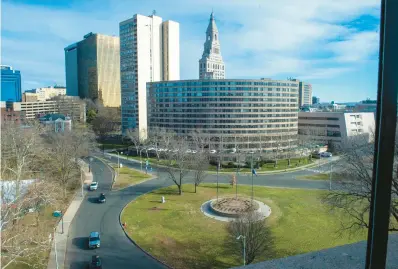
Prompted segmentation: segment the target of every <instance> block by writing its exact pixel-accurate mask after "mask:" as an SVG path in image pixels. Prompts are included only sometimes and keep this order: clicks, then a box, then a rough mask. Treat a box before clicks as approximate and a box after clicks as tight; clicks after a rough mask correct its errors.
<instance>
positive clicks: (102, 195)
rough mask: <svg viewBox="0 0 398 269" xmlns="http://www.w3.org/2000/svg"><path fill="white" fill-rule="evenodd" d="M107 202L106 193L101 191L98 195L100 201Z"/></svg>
mask: <svg viewBox="0 0 398 269" xmlns="http://www.w3.org/2000/svg"><path fill="white" fill-rule="evenodd" d="M105 202H106V198H105V194H104V193H101V194H100V196H99V197H98V203H105Z"/></svg>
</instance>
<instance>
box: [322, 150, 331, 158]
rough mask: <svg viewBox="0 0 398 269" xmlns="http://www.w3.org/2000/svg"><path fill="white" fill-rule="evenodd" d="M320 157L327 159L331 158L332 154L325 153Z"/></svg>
mask: <svg viewBox="0 0 398 269" xmlns="http://www.w3.org/2000/svg"><path fill="white" fill-rule="evenodd" d="M320 155H321V157H324V158H328V157H332V156H333V155H332V153H330V152H327V151H324V152H321V154H320Z"/></svg>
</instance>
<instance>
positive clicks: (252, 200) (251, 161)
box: [250, 151, 254, 206]
mask: <svg viewBox="0 0 398 269" xmlns="http://www.w3.org/2000/svg"><path fill="white" fill-rule="evenodd" d="M253 153H254V152H253V151H252V152H250V154H251V155H252V160H251V173H252V206H253V196H254V189H253V184H254V180H253V176H254V171H253Z"/></svg>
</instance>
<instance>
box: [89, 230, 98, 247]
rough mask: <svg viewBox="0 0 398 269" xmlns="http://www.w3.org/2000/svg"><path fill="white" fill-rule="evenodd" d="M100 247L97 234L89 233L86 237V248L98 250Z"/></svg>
mask: <svg viewBox="0 0 398 269" xmlns="http://www.w3.org/2000/svg"><path fill="white" fill-rule="evenodd" d="M100 245H101V240H100V235H99V232H91V233H90V236H89V237H88V248H89V249H92V248H99V247H100Z"/></svg>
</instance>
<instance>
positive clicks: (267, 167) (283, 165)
mask: <svg viewBox="0 0 398 269" xmlns="http://www.w3.org/2000/svg"><path fill="white" fill-rule="evenodd" d="M128 158H129V159H130V158H131V159H134V160H137V161H140V160H142V162H143V163H144V165H145V161H146V160H147V159H148V160H149V163H150V164H160V165H162V164H163V162H162V160H159V161H158V160H157V159H156V158H146V156H142V159H141V158H140V156H129V157H128ZM314 161H315V160H314V159H313V160H312V161H309V160H308V158H292V159H291V160H290V167H289V166H288V163H287V160H278V165H277V167H274V164H273V163H268V164H264V165H263V166H262V167H261V169H257V172H262V171H280V170H285V169H288V168H296V167H300V166H303V165H307V164H311V163H314ZM209 171H214V172H216V171H217V166H215V165H209ZM220 171H221V172H231V173H233V172H236V168H223V167H221V170H220ZM239 171H240V172H248V173H249V172H250V168H240V169H239Z"/></svg>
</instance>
